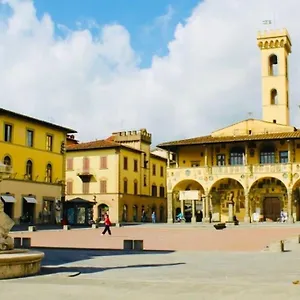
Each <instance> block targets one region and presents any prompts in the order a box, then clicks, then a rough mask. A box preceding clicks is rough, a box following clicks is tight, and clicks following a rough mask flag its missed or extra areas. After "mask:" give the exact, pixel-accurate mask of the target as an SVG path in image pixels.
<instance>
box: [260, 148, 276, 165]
mask: <svg viewBox="0 0 300 300" xmlns="http://www.w3.org/2000/svg"><path fill="white" fill-rule="evenodd" d="M260 163H261V164H274V163H275V149H274V146H271V145H269V146H265V147H263V148H262V150H261V152H260Z"/></svg>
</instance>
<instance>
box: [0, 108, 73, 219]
mask: <svg viewBox="0 0 300 300" xmlns="http://www.w3.org/2000/svg"><path fill="white" fill-rule="evenodd" d="M0 127H1V130H0V144H1V147H0V157H1V160H2V162H3V163H4V164H5V165H7V166H9V167H11V170H12V171H11V174H10V175H9V177H8V178H4V179H3V180H1V182H0V196H1V201H3V202H4V210H5V212H6V213H7V214H8V215H9V216H10V217H11V218H12V219H13V220H14V221H15V222H16V223H55V217H56V212H57V211H56V209H55V207H56V204H57V203H58V202H59V201H60V200H61V197H62V196H63V195H64V185H65V143H66V137H67V134H69V133H75V132H76V131H74V130H72V129H69V128H65V127H62V126H58V125H55V124H52V123H49V122H45V121H41V120H38V119H35V118H32V117H28V116H25V115H22V114H18V113H16V112H12V111H8V110H5V109H0Z"/></svg>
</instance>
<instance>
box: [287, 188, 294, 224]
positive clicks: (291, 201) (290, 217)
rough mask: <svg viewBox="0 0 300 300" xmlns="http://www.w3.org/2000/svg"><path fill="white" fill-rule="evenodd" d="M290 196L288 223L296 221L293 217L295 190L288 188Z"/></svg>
mask: <svg viewBox="0 0 300 300" xmlns="http://www.w3.org/2000/svg"><path fill="white" fill-rule="evenodd" d="M287 196H288V223H294V218H293V192H292V189H288V190H287Z"/></svg>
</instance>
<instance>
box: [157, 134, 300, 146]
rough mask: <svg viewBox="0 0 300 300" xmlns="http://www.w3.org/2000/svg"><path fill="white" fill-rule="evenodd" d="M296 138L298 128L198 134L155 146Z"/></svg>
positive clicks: (297, 136)
mask: <svg viewBox="0 0 300 300" xmlns="http://www.w3.org/2000/svg"><path fill="white" fill-rule="evenodd" d="M297 138H299V139H300V130H295V131H292V132H280V133H265V134H255V135H240V136H222V137H212V136H211V135H206V136H200V137H195V138H191V139H184V140H179V141H171V142H166V143H161V144H159V145H158V146H157V147H160V148H168V147H172V146H175V147H176V146H185V145H203V144H215V143H229V142H242V141H262V140H280V139H297Z"/></svg>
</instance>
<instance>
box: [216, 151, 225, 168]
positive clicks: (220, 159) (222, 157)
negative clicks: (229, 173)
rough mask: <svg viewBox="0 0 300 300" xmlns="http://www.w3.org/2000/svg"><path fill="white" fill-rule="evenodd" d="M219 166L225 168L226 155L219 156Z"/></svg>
mask: <svg viewBox="0 0 300 300" xmlns="http://www.w3.org/2000/svg"><path fill="white" fill-rule="evenodd" d="M217 166H219V167H220V166H225V154H218V155H217Z"/></svg>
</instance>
